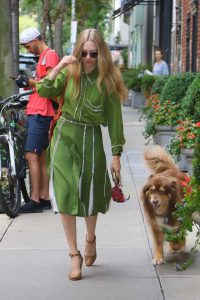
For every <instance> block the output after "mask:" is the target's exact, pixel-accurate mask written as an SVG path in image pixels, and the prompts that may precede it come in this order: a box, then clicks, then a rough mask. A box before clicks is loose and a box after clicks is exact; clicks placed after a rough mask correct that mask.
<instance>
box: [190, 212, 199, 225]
mask: <svg viewBox="0 0 200 300" xmlns="http://www.w3.org/2000/svg"><path fill="white" fill-rule="evenodd" d="M192 220H193V221H194V222H195V223H197V224H198V225H200V212H199V211H195V212H193V214H192Z"/></svg>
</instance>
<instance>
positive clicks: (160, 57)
mask: <svg viewBox="0 0 200 300" xmlns="http://www.w3.org/2000/svg"><path fill="white" fill-rule="evenodd" d="M161 59H162V53H161V52H160V51H155V60H156V61H160V60H161Z"/></svg>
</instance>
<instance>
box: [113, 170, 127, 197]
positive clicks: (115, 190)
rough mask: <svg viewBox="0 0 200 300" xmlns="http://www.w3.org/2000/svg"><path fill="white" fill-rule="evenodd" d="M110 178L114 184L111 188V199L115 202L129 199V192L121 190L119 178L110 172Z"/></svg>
mask: <svg viewBox="0 0 200 300" xmlns="http://www.w3.org/2000/svg"><path fill="white" fill-rule="evenodd" d="M112 179H113V182H114V184H115V186H114V187H113V188H112V190H111V195H112V199H113V201H115V202H118V203H122V202H125V201H127V200H129V199H130V195H129V194H127V195H126V194H125V193H124V191H123V185H122V182H121V179H120V178H119V177H117V176H116V174H115V173H113V174H112Z"/></svg>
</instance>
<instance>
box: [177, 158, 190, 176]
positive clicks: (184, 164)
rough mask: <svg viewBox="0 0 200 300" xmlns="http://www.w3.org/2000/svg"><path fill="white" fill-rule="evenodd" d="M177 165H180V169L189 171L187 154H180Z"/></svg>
mask: <svg viewBox="0 0 200 300" xmlns="http://www.w3.org/2000/svg"><path fill="white" fill-rule="evenodd" d="M176 164H177V166H178V167H179V169H180V170H181V171H183V172H188V163H187V160H186V157H185V155H183V154H181V155H180V160H178V161H177V162H176Z"/></svg>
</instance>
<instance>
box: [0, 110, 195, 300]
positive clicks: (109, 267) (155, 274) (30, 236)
mask: <svg viewBox="0 0 200 300" xmlns="http://www.w3.org/2000/svg"><path fill="white" fill-rule="evenodd" d="M123 118H124V130H125V137H126V146H125V148H124V153H123V156H122V161H121V162H122V179H123V183H124V185H125V187H126V188H127V190H128V192H129V193H130V200H129V201H127V202H125V203H115V202H112V203H111V209H110V211H109V212H108V213H107V214H106V215H99V222H98V223H97V232H96V235H97V260H96V262H95V264H94V266H92V267H86V266H84V265H83V271H82V272H83V279H82V280H81V281H78V282H72V281H70V280H69V279H68V273H69V259H70V258H69V256H68V252H69V251H68V249H67V244H66V241H65V236H64V232H63V228H62V225H61V222H60V217H59V215H54V214H53V213H52V211H45V212H43V213H38V214H37V213H36V214H24V215H20V216H18V217H17V218H15V219H13V220H12V219H9V218H8V217H7V216H6V215H4V214H0V241H1V242H0V300H47V299H48V300H54V299H55V300H65V299H67V300H93V299H95V300H100V299H101V300H104V299H105V300H147V299H148V300H162V299H165V300H199V299H200V284H199V282H200V254H199V253H198V254H197V256H196V261H195V262H194V263H193V264H192V265H191V266H189V267H188V269H187V270H186V271H182V272H178V271H176V269H175V263H176V262H178V263H181V262H184V261H185V259H186V258H187V256H188V255H187V254H184V253H183V254H176V255H167V254H166V261H167V263H166V264H165V265H161V266H157V267H154V266H153V265H152V263H151V260H152V239H151V233H150V231H149V227H148V225H147V224H146V219H145V216H144V215H143V210H142V205H141V202H140V199H139V197H140V190H141V188H142V186H143V184H144V182H145V180H146V179H147V178H148V176H149V171H148V170H147V169H146V168H145V166H144V163H143V159H142V155H143V150H144V148H145V147H146V145H145V140H144V138H143V136H142V131H143V123H140V122H139V121H138V111H137V110H136V109H135V110H134V109H132V108H131V107H128V106H124V107H123ZM103 136H104V144H105V149H106V153H107V161H108V164H109V162H110V160H111V150H110V142H109V138H108V134H107V128H103ZM77 226H78V243H79V249H80V250H81V252H82V253H83V251H84V241H85V224H84V220H83V219H80V218H79V219H77ZM194 234H195V233H192V234H189V237H188V242H187V251H189V249H190V248H191V247H192V246H193V241H194ZM166 253H167V251H166Z"/></svg>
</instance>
